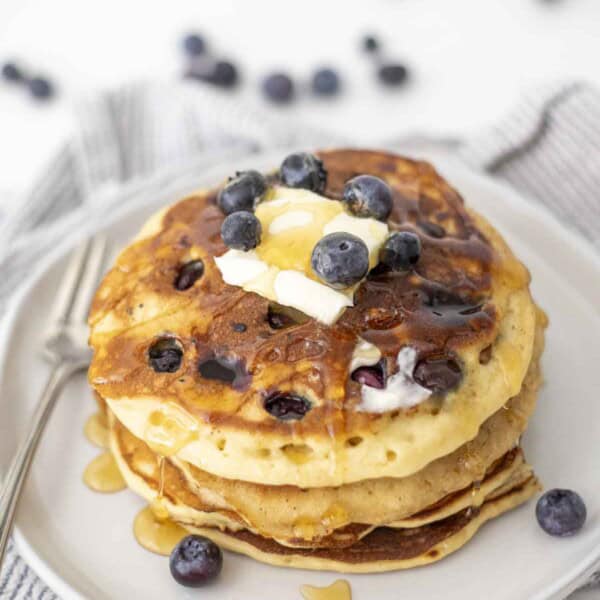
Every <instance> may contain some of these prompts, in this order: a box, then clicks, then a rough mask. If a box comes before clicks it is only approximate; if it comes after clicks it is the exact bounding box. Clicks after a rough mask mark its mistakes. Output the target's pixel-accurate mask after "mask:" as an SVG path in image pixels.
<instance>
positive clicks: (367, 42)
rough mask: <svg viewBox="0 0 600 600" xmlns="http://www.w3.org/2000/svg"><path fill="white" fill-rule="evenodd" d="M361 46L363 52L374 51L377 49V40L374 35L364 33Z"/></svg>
mask: <svg viewBox="0 0 600 600" xmlns="http://www.w3.org/2000/svg"><path fill="white" fill-rule="evenodd" d="M362 47H363V50H364V51H365V52H369V53H375V52H377V51H378V50H379V41H378V39H377V38H376V37H375V36H374V35H365V37H363V39H362Z"/></svg>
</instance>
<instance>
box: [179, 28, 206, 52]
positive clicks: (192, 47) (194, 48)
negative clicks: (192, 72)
mask: <svg viewBox="0 0 600 600" xmlns="http://www.w3.org/2000/svg"><path fill="white" fill-rule="evenodd" d="M183 50H184V51H185V53H186V54H189V55H190V56H199V55H200V54H204V53H205V52H206V44H205V42H204V38H203V37H202V36H200V35H198V34H197V33H190V34H188V35H186V36H185V37H184V38H183Z"/></svg>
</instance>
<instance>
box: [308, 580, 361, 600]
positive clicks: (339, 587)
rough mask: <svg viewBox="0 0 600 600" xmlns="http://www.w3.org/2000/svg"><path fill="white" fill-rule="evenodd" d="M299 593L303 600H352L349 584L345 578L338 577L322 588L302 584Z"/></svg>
mask: <svg viewBox="0 0 600 600" xmlns="http://www.w3.org/2000/svg"><path fill="white" fill-rule="evenodd" d="M300 593H301V594H302V597H303V598H304V600H352V591H351V589H350V584H349V583H348V582H347V581H346V580H345V579H338V580H337V581H334V582H333V583H332V584H331V585H329V586H327V587H323V588H322V587H315V586H312V585H303V586H302V587H301V588H300Z"/></svg>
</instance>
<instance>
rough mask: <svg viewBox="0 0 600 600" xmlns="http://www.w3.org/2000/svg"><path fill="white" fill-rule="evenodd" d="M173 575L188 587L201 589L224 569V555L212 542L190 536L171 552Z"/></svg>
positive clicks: (177, 580) (200, 537)
mask: <svg viewBox="0 0 600 600" xmlns="http://www.w3.org/2000/svg"><path fill="white" fill-rule="evenodd" d="M169 567H170V569H171V575H173V578H174V579H175V581H176V582H177V583H180V584H181V585H185V586H186V587H200V586H202V585H205V584H207V583H209V582H210V581H212V580H213V579H215V578H216V577H217V576H218V575H219V573H220V572H221V569H222V568H223V554H222V552H221V549H220V548H219V546H217V545H216V544H215V543H214V542H213V541H212V540H209V539H208V538H205V537H203V536H200V535H188V536H187V537H185V538H183V539H182V540H181V542H179V544H177V546H175V548H174V549H173V552H171V558H170V560H169Z"/></svg>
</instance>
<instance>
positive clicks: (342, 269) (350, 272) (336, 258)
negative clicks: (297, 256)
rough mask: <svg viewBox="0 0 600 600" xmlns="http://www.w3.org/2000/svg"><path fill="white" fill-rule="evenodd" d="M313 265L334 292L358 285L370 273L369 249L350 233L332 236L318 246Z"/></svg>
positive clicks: (328, 236) (325, 238) (315, 250)
mask: <svg viewBox="0 0 600 600" xmlns="http://www.w3.org/2000/svg"><path fill="white" fill-rule="evenodd" d="M311 265H312V268H313V271H314V272H315V273H316V274H317V275H318V276H319V278H320V279H322V280H323V281H325V282H326V283H328V284H329V285H330V286H332V287H335V288H346V287H349V286H351V285H354V284H355V283H358V282H359V281H360V280H361V279H362V278H363V277H364V276H365V275H366V274H367V271H368V270H369V249H368V248H367V245H366V244H365V243H364V242H363V241H362V240H361V239H360V238H359V237H356V236H355V235H352V234H351V233H344V232H338V233H330V234H329V235H326V236H325V237H323V238H321V239H320V240H319V241H318V242H317V245H316V246H315V248H314V250H313V252H312V256H311Z"/></svg>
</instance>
